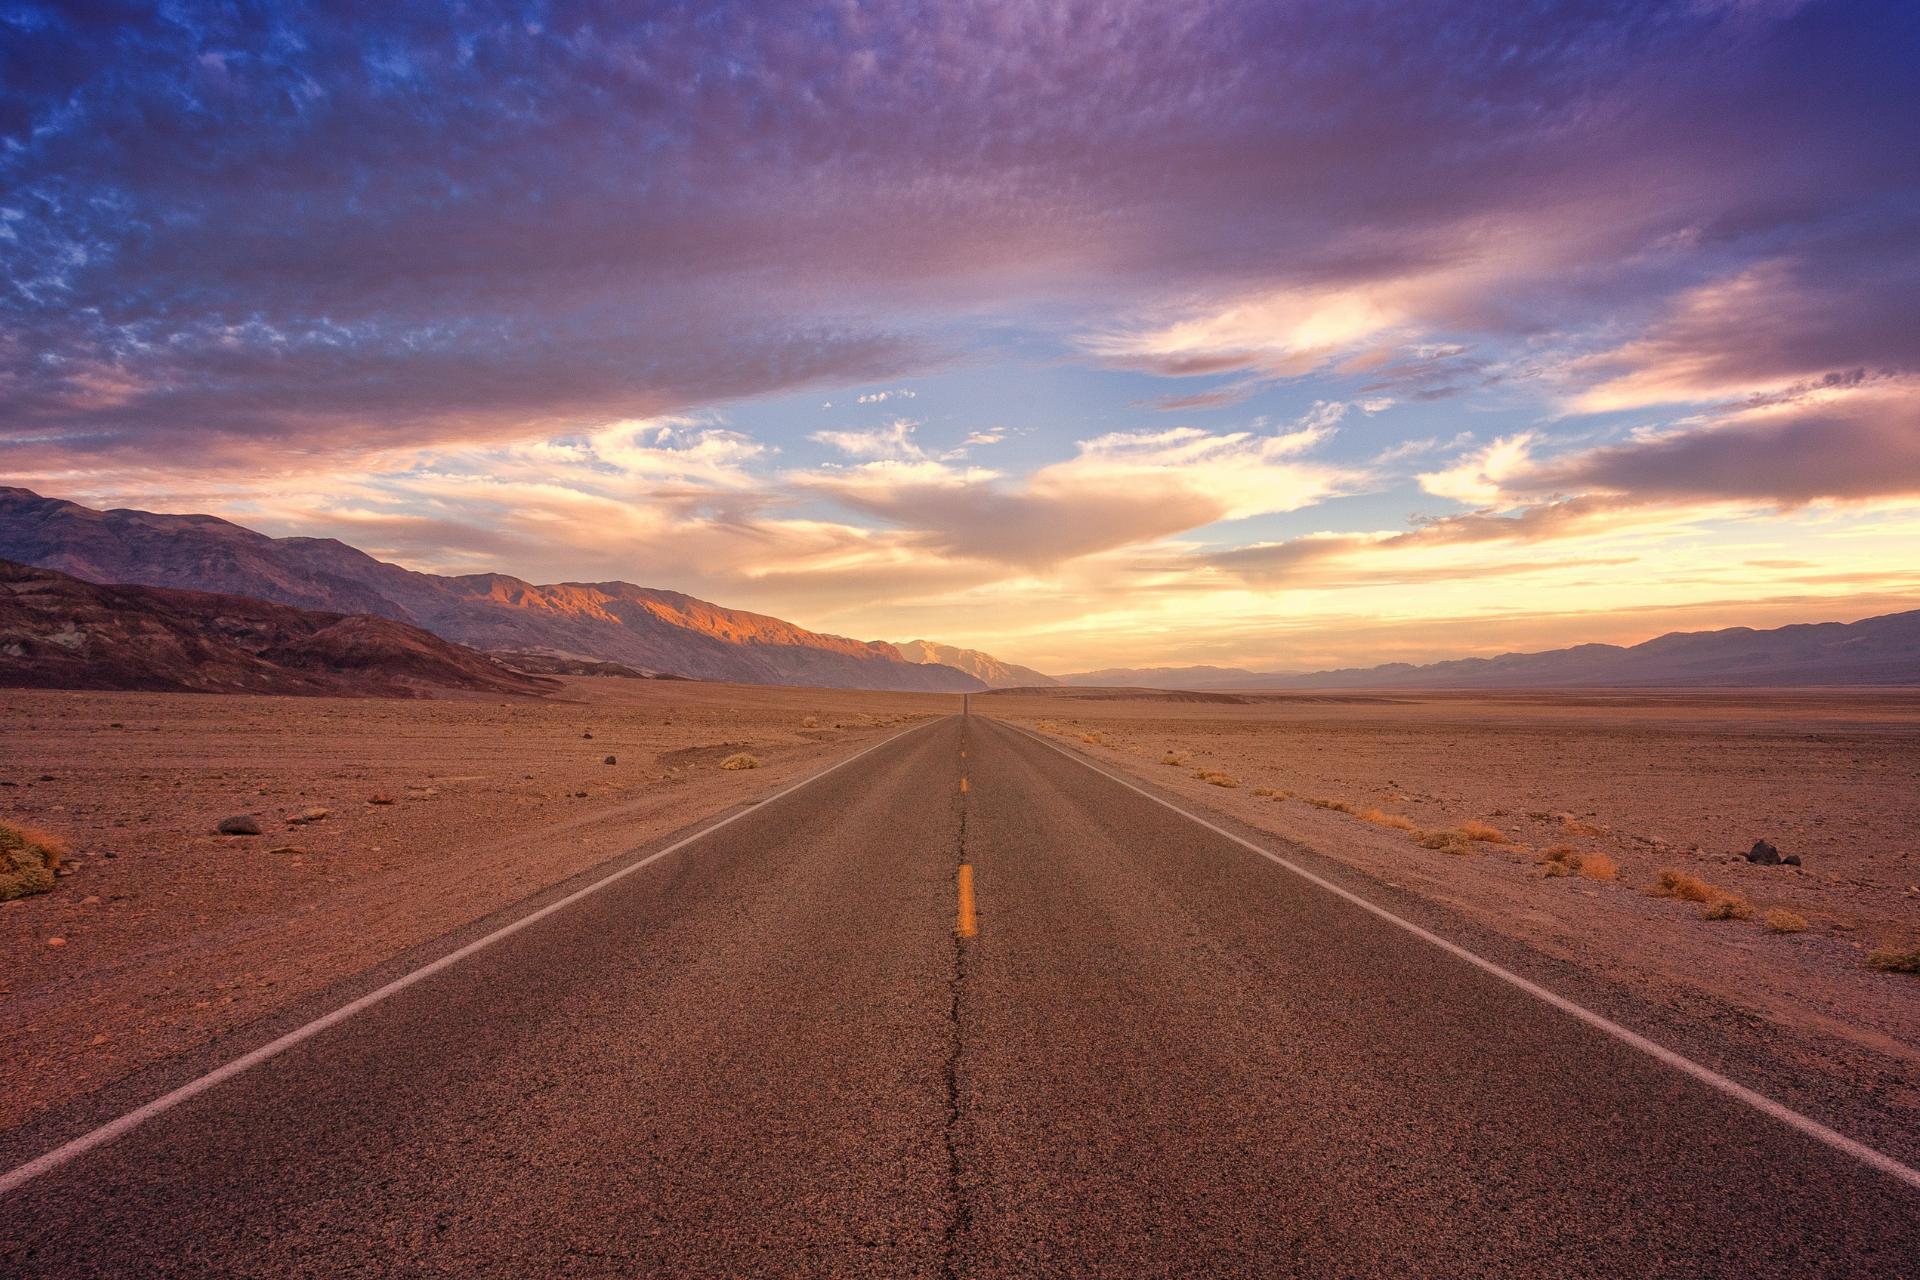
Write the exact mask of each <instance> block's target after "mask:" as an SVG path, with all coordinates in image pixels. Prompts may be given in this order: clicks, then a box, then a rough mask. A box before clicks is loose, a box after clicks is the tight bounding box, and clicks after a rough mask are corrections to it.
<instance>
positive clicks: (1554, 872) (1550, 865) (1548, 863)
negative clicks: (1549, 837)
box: [1534, 844, 1587, 880]
mask: <svg viewBox="0 0 1920 1280" xmlns="http://www.w3.org/2000/svg"><path fill="white" fill-rule="evenodd" d="M1586 861H1587V855H1586V854H1584V853H1581V852H1580V851H1579V850H1578V849H1576V848H1574V847H1573V846H1572V845H1570V844H1556V845H1554V846H1553V847H1552V848H1549V849H1542V850H1541V851H1540V854H1539V856H1538V857H1536V858H1535V859H1534V862H1535V864H1536V865H1537V866H1538V867H1539V869H1540V874H1541V875H1542V876H1545V877H1546V878H1547V879H1549V880H1558V879H1562V878H1565V877H1567V876H1573V875H1578V874H1579V873H1580V868H1581V867H1583V866H1585V865H1586Z"/></svg>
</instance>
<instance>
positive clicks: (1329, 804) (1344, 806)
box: [1306, 796, 1353, 813]
mask: <svg viewBox="0 0 1920 1280" xmlns="http://www.w3.org/2000/svg"><path fill="white" fill-rule="evenodd" d="M1306 799H1307V803H1308V804H1310V805H1312V806H1313V807H1314V808H1316V809H1331V810H1333V811H1334V812H1335V813H1352V812H1353V806H1352V805H1350V804H1348V803H1347V802H1346V801H1345V800H1328V799H1325V798H1324V797H1320V796H1308V797H1307V798H1306Z"/></svg>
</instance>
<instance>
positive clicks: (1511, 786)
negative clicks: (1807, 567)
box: [974, 689, 1920, 1117]
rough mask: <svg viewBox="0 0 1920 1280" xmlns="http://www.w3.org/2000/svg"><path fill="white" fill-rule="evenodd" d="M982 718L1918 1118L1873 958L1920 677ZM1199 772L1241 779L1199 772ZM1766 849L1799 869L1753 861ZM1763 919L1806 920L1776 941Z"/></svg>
mask: <svg viewBox="0 0 1920 1280" xmlns="http://www.w3.org/2000/svg"><path fill="white" fill-rule="evenodd" d="M974 707H975V709H976V710H977V711H980V712H983V713H985V714H988V715H992V716H995V717H999V718H1002V719H1007V720H1010V721H1012V722H1014V723H1018V724H1024V725H1026V726H1028V727H1031V728H1038V729H1040V730H1042V731H1043V732H1046V733H1047V734H1048V735H1049V736H1051V737H1052V738H1053V739H1054V740H1055V741H1057V742H1060V743H1061V744H1062V745H1064V746H1067V747H1069V748H1071V749H1072V750H1075V751H1079V752H1083V753H1085V754H1086V755H1087V756H1089V757H1090V758H1092V759H1094V760H1096V761H1099V762H1101V763H1103V764H1106V765H1108V766H1111V767H1113V768H1115V769H1116V770H1118V771H1121V772H1125V773H1129V774H1132V775H1134V776H1137V777H1140V778H1142V779H1145V780H1147V781H1150V782H1153V783H1155V784H1158V785H1159V786H1161V787H1165V788H1168V789H1170V790H1172V791H1175V792H1179V793H1181V794H1183V795H1185V796H1188V797H1191V798H1192V799H1194V800H1195V801H1197V802H1199V803H1200V804H1202V805H1205V806H1208V807H1211V808H1213V809H1215V810H1218V811H1223V812H1225V813H1228V814H1230V815H1232V816H1233V817H1235V818H1238V819H1240V820H1241V821H1243V822H1246V823H1248V824H1249V825H1251V826H1254V827H1257V828H1260V829H1262V830H1266V831H1270V832H1272V833H1274V834H1276V835H1279V836H1282V837H1285V838H1287V839H1290V840H1295V841H1298V842H1300V843H1302V844H1304V845H1306V846H1308V847H1309V848H1311V849H1313V850H1314V851H1316V852H1318V853H1321V854H1323V855H1325V856H1327V857H1330V858H1333V859H1335V860H1338V861H1340V862H1343V863H1346V864H1348V865H1350V866H1352V867H1354V868H1356V869H1358V870H1360V871H1362V872H1364V873H1366V874H1367V875H1370V876H1373V877H1375V878H1377V879H1379V880H1380V881H1382V882H1385V883H1387V884H1390V885H1392V886H1394V887H1396V888H1402V889H1406V890H1410V891H1412V892H1415V893H1418V894H1420V895H1421V896H1423V897H1426V898H1429V899H1431V900H1434V901H1437V902H1440V903H1442V904H1444V905H1446V906H1447V907H1449V908H1450V909H1452V910H1455V911H1457V912H1460V913H1462V914H1464V915H1466V916H1467V917H1469V918H1471V919H1472V920H1473V921H1475V922H1476V923H1477V924H1479V925H1481V926H1482V927H1485V928H1489V929H1493V930H1497V931H1499V932H1501V933H1503V934H1506V935H1508V936H1510V937H1512V938H1515V939H1518V940H1520V941H1522V942H1524V943H1526V944H1528V945H1530V946H1532V947H1534V948H1537V949H1539V950H1541V951H1544V952H1546V953H1548V954H1550V955H1553V956H1555V957H1558V958H1560V959H1563V960H1566V961H1568V962H1571V963H1574V964H1578V965H1580V966H1582V967H1583V968H1584V969H1586V970H1587V971H1589V972H1591V973H1593V974H1596V975H1599V976H1601V977H1603V978H1605V979H1607V980H1610V981H1614V982H1619V983H1622V984H1625V985H1626V986H1628V987H1630V988H1632V989H1633V990H1634V991H1635V992H1636V993H1637V994H1639V995H1642V996H1646V997H1649V998H1652V999H1654V1000H1657V1001H1660V1002H1662V1003H1664V1004H1665V1005H1666V1006H1667V1007H1669V1008H1672V1009H1678V1010H1687V1011H1690V1012H1693V1013H1697V1014H1698V1016H1700V1017H1701V1018H1716V1019H1717V1018H1725V1017H1726V1016H1727V1015H1728V1014H1732V1015H1733V1017H1734V1018H1735V1019H1737V1020H1742V1021H1745V1022H1747V1023H1750V1024H1752V1025H1755V1026H1759V1027H1764V1028H1766V1033H1767V1034H1768V1035H1769V1036H1770V1038H1772V1039H1773V1040H1774V1042H1775V1043H1776V1046H1777V1047H1780V1048H1782V1050H1783V1052H1784V1053H1785V1054H1786V1055H1787V1056H1788V1057H1789V1058H1790V1059H1793V1060H1796V1061H1797V1063H1798V1064H1799V1065H1803V1066H1804V1067H1806V1068H1807V1069H1809V1070H1816V1071H1821V1072H1826V1073H1829V1074H1833V1075H1838V1076H1844V1077H1847V1078H1849V1079H1851V1080H1854V1081H1857V1082H1859V1083H1860V1087H1862V1088H1872V1089H1874V1090H1875V1091H1876V1092H1877V1093H1878V1094H1879V1095H1881V1100H1882V1101H1884V1102H1886V1103H1887V1104H1888V1105H1890V1106H1892V1107H1894V1108H1896V1109H1899V1110H1902V1111H1907V1112H1910V1113H1912V1114H1913V1115H1915V1116H1916V1117H1920V979H1916V978H1915V977H1913V976H1911V975H1901V974H1888V973H1880V972H1875V971H1874V970H1872V969H1871V968H1869V967H1868V966H1867V965H1866V963H1865V961H1866V957H1867V956H1868V954H1869V953H1870V952H1871V951H1872V950H1873V949H1875V948H1876V947H1882V946H1905V947H1912V946H1913V945H1915V943H1916V942H1917V941H1920V690H1913V689H1876V690H1830V691H1829V690H1795V691H1747V690H1742V691H1726V692H1721V691H1685V692H1674V693H1664V692H1663V693H1645V692H1633V693H1626V694H1618V695H1613V694H1606V693H1594V692H1591V691H1582V692H1580V693H1577V694H1553V693H1525V694H1509V695H1500V694H1455V695H1447V694H1396V695H1395V696H1394V698H1393V700H1391V701H1353V702H1344V703H1339V704H1313V703H1304V702H1298V701H1294V700H1291V699H1286V700H1281V699H1257V700H1252V701H1249V702H1247V703H1245V704H1242V705H1236V706H1227V705H1209V706H1196V705H1192V704H1169V703H1166V702H1164V701H1161V700H1159V699H1158V698H1151V699H1148V698H1142V699H1136V700H1131V701H1129V700H1119V699H1098V700H1083V699H1080V698H1077V697H1074V696H1073V694H1072V691H1056V692H1055V693H1052V694H1037V693H1036V694H1029V693H1027V692H1025V691H1022V693H1020V694H1018V695H1005V694H993V695H984V696H983V695H975V698H974ZM1088 738H1091V739H1093V740H1092V741H1088V740H1087V739H1088ZM1169 755H1171V756H1174V757H1176V758H1180V759H1181V760H1182V763H1180V764H1178V765H1167V764H1163V763H1162V761H1163V760H1164V759H1165V758H1166V757H1168V756H1169ZM1212 773H1224V774H1227V775H1229V776H1230V777H1231V779H1232V780H1233V781H1234V782H1236V783H1237V784H1238V785H1237V786H1234V787H1223V786H1219V785H1215V784H1214V783H1211V782H1209V781H1207V780H1205V779H1204V778H1203V777H1202V776H1200V775H1204V774H1212ZM1255 788H1262V789H1266V790H1269V791H1274V792H1281V793H1287V792H1291V793H1293V794H1292V796H1291V798H1280V797H1279V796H1261V795H1256V794H1255ZM1313 799H1318V800H1322V801H1335V802H1340V803H1344V804H1346V805H1347V806H1348V807H1349V808H1351V809H1352V810H1355V811H1365V810H1369V809H1377V810H1379V811H1380V813H1381V814H1382V815H1400V816H1402V817H1404V818H1406V819H1410V820H1411V822H1412V823H1413V824H1414V826H1415V828H1416V829H1417V830H1418V831H1441V830H1453V829H1458V828H1460V827H1461V826H1462V825H1463V824H1466V823H1470V822H1476V821H1477V822H1484V823H1486V824H1488V825H1489V826H1491V827H1493V828H1495V829H1496V830H1497V831H1499V832H1500V833H1501V834H1503V835H1505V836H1506V837H1508V841H1509V842H1508V843H1505V844H1497V843H1488V842H1484V841H1467V842H1465V846H1464V847H1466V848H1467V849H1468V850H1469V852H1467V853H1466V854H1465V855H1454V854H1449V853H1447V852H1444V851H1439V850H1434V849H1428V848H1424V847H1422V846H1421V845H1420V844H1419V843H1417V842H1416V838H1415V833H1410V832H1407V831H1401V830H1394V829H1391V828H1386V827H1381V826H1377V825H1374V824H1372V823H1369V822H1367V821H1364V820H1362V819H1361V818H1359V817H1357V816H1355V814H1354V813H1347V812H1341V811H1339V810H1337V809H1330V808H1321V807H1316V806H1314V805H1313V804H1311V803H1309V801H1310V800H1313ZM1389 820H1391V819H1390V818H1389ZM1761 839H1765V840H1768V841H1771V842H1772V843H1773V844H1775V845H1777V846H1778V848H1779V850H1780V852H1781V853H1783V854H1798V855H1799V856H1800V857H1801V858H1802V861H1803V865H1802V866H1800V867H1791V866H1754V865H1750V864H1749V863H1748V862H1747V861H1746V859H1745V856H1744V855H1745V853H1746V851H1747V850H1748V849H1750V848H1751V847H1752V846H1753V843H1754V842H1755V841H1757V840H1761ZM1563 845H1564V846H1571V847H1572V848H1573V849H1574V850H1575V851H1576V852H1579V853H1582V854H1594V853H1598V854H1604V855H1606V856H1608V857H1610V858H1612V859H1613V860H1614V861H1615V862H1616V863H1617V864H1618V867H1619V875H1618V878H1617V879H1616V880H1612V881H1594V880H1589V879H1586V878H1583V877H1581V876H1578V875H1561V876H1553V877H1548V876H1545V875H1543V874H1542V868H1541V866H1540V860H1541V858H1542V857H1543V856H1544V855H1545V852H1546V851H1547V850H1549V849H1553V848H1555V847H1556V846H1563ZM1668 868H1671V869H1675V870H1678V871H1681V872H1685V873H1688V874H1691V875H1695V876H1698V877H1700V878H1702V879H1704V880H1706V881H1707V882H1709V883H1710V884H1711V885H1713V886H1715V887H1716V888H1718V889H1720V890H1723V891H1725V892H1727V893H1729V894H1732V895H1736V896H1738V897H1741V898H1743V899H1745V900H1746V901H1747V902H1749V903H1750V904H1751V906H1752V908H1753V913H1752V916H1751V917H1750V918H1746V919H1739V918H1734V919H1722V920H1708V919H1704V918H1702V914H1703V908H1702V906H1701V905H1700V904H1698V903H1691V902H1682V901H1676V900H1673V899H1671V898H1664V897H1658V896H1654V895H1653V894H1652V893H1651V892H1650V889H1651V888H1652V887H1653V885H1654V883H1655V881H1656V878H1657V875H1658V873H1659V872H1660V871H1661V870H1663V869H1668ZM1771 908H1786V909H1787V910H1790V911H1793V912H1795V913H1797V914H1799V915H1800V916H1802V917H1804V918H1805V920H1806V921H1807V923H1808V928H1807V929H1806V931H1805V932H1800V933H1791V934H1775V933H1772V932H1769V931H1768V930H1767V929H1766V926H1765V924H1764V922H1763V918H1762V917H1763V916H1764V913H1765V912H1766V911H1767V910H1768V909H1771Z"/></svg>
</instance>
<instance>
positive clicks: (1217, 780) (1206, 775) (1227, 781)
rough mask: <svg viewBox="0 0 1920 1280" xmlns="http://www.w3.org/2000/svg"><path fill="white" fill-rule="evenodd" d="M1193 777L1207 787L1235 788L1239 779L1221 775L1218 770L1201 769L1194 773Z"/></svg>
mask: <svg viewBox="0 0 1920 1280" xmlns="http://www.w3.org/2000/svg"><path fill="white" fill-rule="evenodd" d="M1193 776H1194V777H1196V778H1198V779H1200V781H1202V782H1204V783H1206V784H1208V785H1209V786H1215V787H1237V786H1239V785H1240V781H1239V779H1237V778H1235V777H1234V776H1233V775H1232V774H1230V773H1221V772H1220V771H1219V770H1218V769H1201V770H1198V771H1197V772H1195V774H1194V775H1193Z"/></svg>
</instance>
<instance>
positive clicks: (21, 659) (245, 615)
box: [0, 560, 557, 697]
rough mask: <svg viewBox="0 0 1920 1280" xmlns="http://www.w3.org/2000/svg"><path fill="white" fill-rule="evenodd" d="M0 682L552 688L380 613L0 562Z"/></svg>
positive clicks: (190, 688) (367, 691)
mask: <svg viewBox="0 0 1920 1280" xmlns="http://www.w3.org/2000/svg"><path fill="white" fill-rule="evenodd" d="M0 687H6V688H35V689H151V690H163V691H164V690H172V691H185V692H198V693H291V694H334V695H345V696H363V697H365V696H373V697H412V696H416V695H420V694H426V693H434V692H445V691H451V690H465V691H471V692H478V693H494V694H499V693H518V694H539V693H545V692H548V691H550V690H552V689H554V688H556V687H557V685H556V684H555V682H554V681H551V680H543V679H541V678H539V677H537V676H531V675H527V674H525V673H523V672H519V671H514V670H512V669H511V668H509V667H507V666H505V665H504V664H502V663H500V662H497V661H495V660H494V659H493V658H491V657H488V656H487V655H486V654H483V653H476V652H475V651H474V650H472V649H468V648H465V647H463V646H461V645H457V644H450V643H449V642H447V641H445V640H442V639H440V637H438V636H435V635H431V634H429V633H428V632H425V631H422V630H421V629H420V628H418V627H413V626H408V625H407V624H405V623H402V622H395V621H393V620H391V619H388V618H376V617H372V616H370V615H367V614H341V613H327V612H320V611H317V610H311V609H295V608H292V607H291V606H288V605H283V604H273V603H271V602H269V601H265V600H255V599H251V598H249V597H246V596H230V595H216V594H213V593H211V592H204V591H174V590H168V589H165V588H160V587H140V586H111V585H102V584H100V583H93V582H83V581H81V580H80V579H78V578H74V577H70V576H68V575H67V574H64V573H56V572H54V571H53V570H51V569H39V568H35V567H33V566H30V565H23V564H17V563H15V562H14V561H11V560H0Z"/></svg>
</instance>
